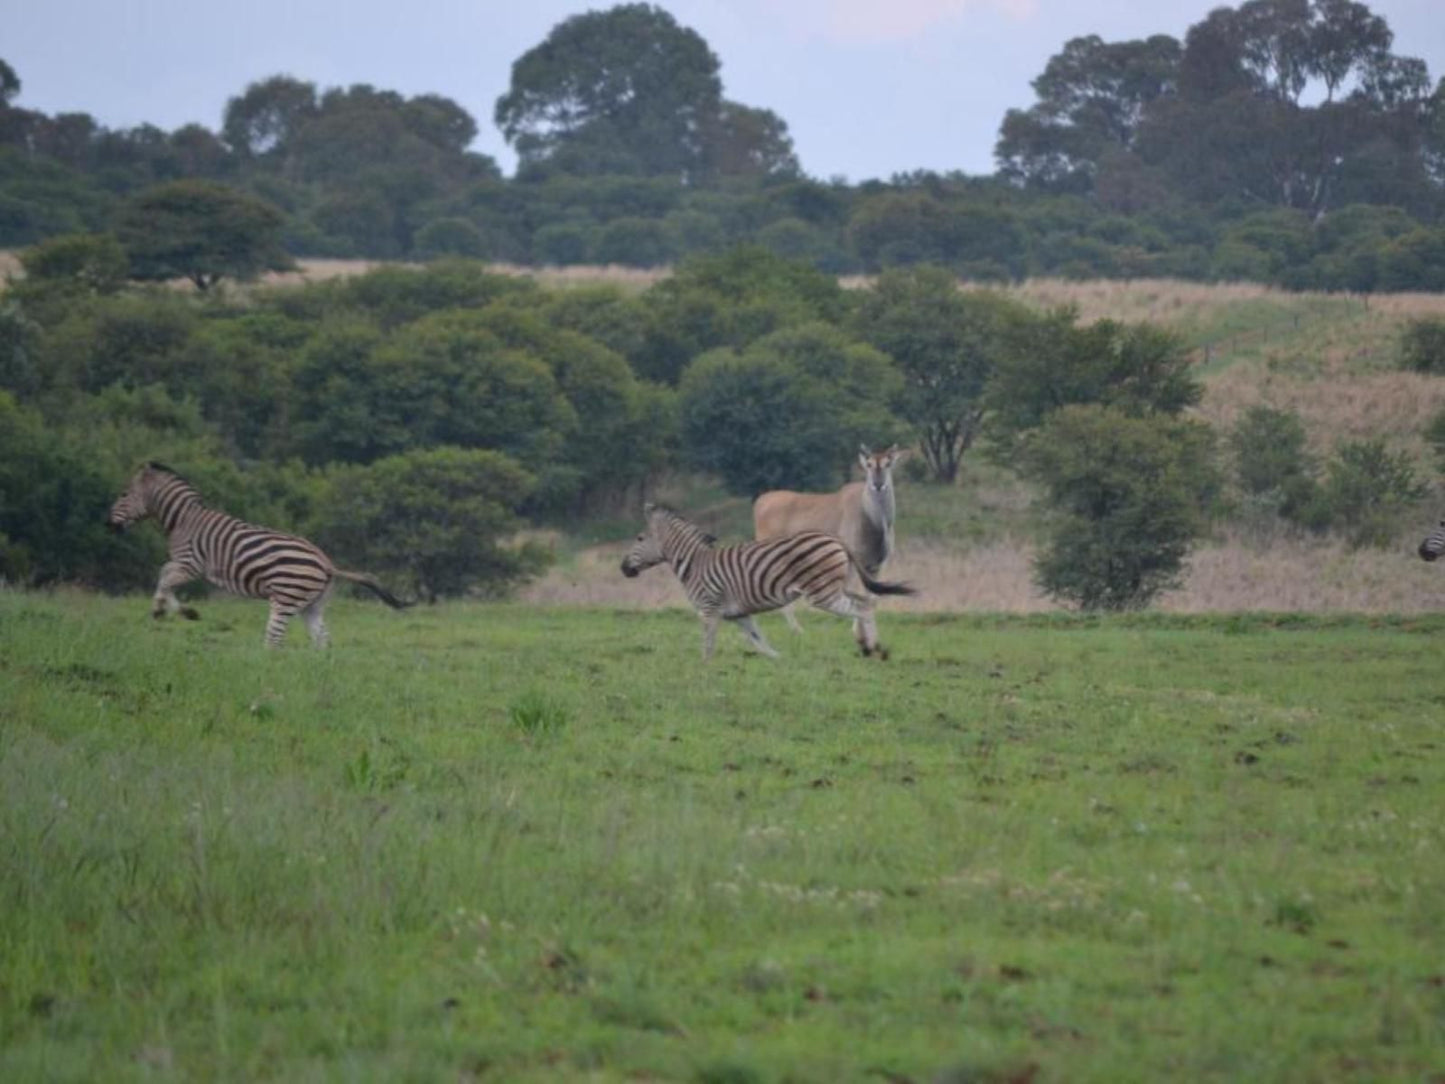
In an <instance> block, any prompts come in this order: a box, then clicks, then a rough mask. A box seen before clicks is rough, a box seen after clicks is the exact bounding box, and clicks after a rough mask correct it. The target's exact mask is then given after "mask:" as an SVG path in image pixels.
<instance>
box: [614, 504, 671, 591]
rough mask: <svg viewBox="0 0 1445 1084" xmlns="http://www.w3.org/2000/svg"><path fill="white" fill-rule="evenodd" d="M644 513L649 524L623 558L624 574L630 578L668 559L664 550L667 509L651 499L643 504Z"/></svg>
mask: <svg viewBox="0 0 1445 1084" xmlns="http://www.w3.org/2000/svg"><path fill="white" fill-rule="evenodd" d="M642 514H643V515H644V516H646V517H647V525H646V526H645V527H644V528H643V529H642V533H641V534H640V535H638V536H637V537H636V538H634V539H633V540H632V548H631V549H630V550H628V551H627V556H626V557H624V558H622V574H623V575H624V576H626V577H628V578H629V579H630V578H632V577H633V576H636V575H637V574H638V573H639V572H642V571H643V570H645V569H649V568H651V567H652V566H653V565H660V564H662V562H663V561H666V560H667V555H666V554H664V553H663V552H662V533H663V530H664V529H665V527H666V515H667V510H666V509H663V508H659V507H658V506H657V505H655V504H652V503H651V502H650V501H649V502H648V503H647V504H644V505H643V506H642Z"/></svg>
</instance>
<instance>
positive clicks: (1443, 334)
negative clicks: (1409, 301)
mask: <svg viewBox="0 0 1445 1084" xmlns="http://www.w3.org/2000/svg"><path fill="white" fill-rule="evenodd" d="M1400 366H1401V368H1404V369H1413V370H1414V371H1415V372H1417V373H1445V319H1441V318H1440V317H1438V316H1420V317H1416V318H1415V319H1413V320H1411V321H1410V322H1409V323H1407V324H1406V325H1405V328H1404V330H1403V331H1401V332H1400Z"/></svg>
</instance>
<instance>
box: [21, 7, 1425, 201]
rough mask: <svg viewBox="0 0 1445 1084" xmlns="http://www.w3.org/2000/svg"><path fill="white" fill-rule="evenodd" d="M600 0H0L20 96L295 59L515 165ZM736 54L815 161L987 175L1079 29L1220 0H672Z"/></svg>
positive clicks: (201, 79) (98, 99)
mask: <svg viewBox="0 0 1445 1084" xmlns="http://www.w3.org/2000/svg"><path fill="white" fill-rule="evenodd" d="M1367 3H1368V6H1369V7H1370V9H1371V10H1372V11H1374V12H1375V13H1376V14H1378V15H1382V16H1384V17H1385V19H1386V20H1387V21H1388V22H1389V24H1390V27H1391V29H1393V30H1394V32H1395V51H1396V52H1398V53H1402V54H1405V55H1410V56H1418V57H1422V58H1423V59H1424V60H1425V61H1426V62H1427V63H1428V64H1429V66H1430V74H1431V78H1432V79H1438V78H1439V77H1440V76H1441V75H1442V74H1445V0H1373V2H1371V0H1367ZM609 6H611V5H610V4H608V3H605V2H602V3H596V2H594V3H587V2H585V0H471V2H463V0H399V2H382V0H247V2H245V3H241V4H236V5H231V4H210V3H207V2H205V0H0V25H3V26H4V27H5V35H4V38H3V40H0V58H3V59H5V60H6V61H8V62H9V63H10V65H11V66H12V67H13V68H14V69H15V71H16V73H17V74H18V75H19V76H20V79H21V83H22V91H21V96H20V99H19V102H18V104H20V105H22V106H25V107H27V108H30V109H38V110H41V111H42V112H46V113H58V112H69V111H79V112H87V113H90V114H92V115H93V116H94V117H96V118H97V119H98V120H99V121H100V122H101V123H102V124H104V125H106V126H107V127H112V128H122V127H129V126H131V125H135V124H140V123H143V122H149V123H152V124H156V125H158V126H160V127H162V128H165V129H173V128H177V127H179V126H181V125H183V124H186V123H189V122H192V121H195V122H198V123H200V124H204V125H205V126H206V127H208V128H211V129H213V130H214V129H218V128H219V127H220V124H221V115H222V111H223V110H224V109H225V104H226V100H227V99H228V98H230V97H232V96H234V95H236V94H239V93H241V92H242V91H243V90H244V89H245V87H246V85H247V84H248V83H251V82H254V81H255V80H258V79H263V78H265V77H267V76H269V75H274V74H278V73H284V74H289V75H293V76H296V77H298V78H302V79H307V80H310V81H312V82H315V83H316V84H317V85H318V86H319V87H322V88H325V87H329V86H338V85H349V84H351V83H371V84H373V85H375V86H377V87H380V88H383V89H388V90H397V91H400V92H402V93H403V94H407V95H413V94H422V93H437V94H444V95H446V96H447V97H450V98H453V99H455V100H456V101H457V102H458V103H459V104H460V105H461V106H462V107H463V108H465V109H466V110H467V111H468V112H470V113H471V114H472V115H473V116H474V117H475V118H476V120H477V123H478V125H479V127H480V129H481V134H480V136H479V137H478V139H477V141H476V143H475V144H474V149H476V150H478V151H481V152H483V153H486V154H491V155H493V156H494V157H496V158H497V160H498V162H499V163H500V164H501V165H502V167H503V169H504V170H506V171H507V172H509V173H510V172H511V170H512V168H513V166H514V163H515V159H514V157H513V155H512V154H511V152H510V150H509V149H508V148H507V146H506V144H505V143H504V142H503V141H502V138H501V136H500V134H499V133H498V132H497V130H496V128H495V127H494V126H493V124H492V107H493V105H494V103H495V102H496V99H497V96H498V95H500V94H502V93H503V92H505V90H506V89H507V85H508V82H509V80H510V77H511V65H512V61H514V60H515V59H516V58H517V57H519V56H520V55H521V54H522V53H524V52H526V51H527V50H528V49H530V48H531V47H532V46H534V45H536V44H537V43H538V42H540V41H542V39H543V38H545V37H546V36H547V33H548V32H549V31H550V30H551V28H552V27H553V26H554V25H555V24H556V23H558V22H560V21H561V20H562V19H565V18H566V17H568V16H569V15H574V14H577V13H580V12H583V11H587V10H589V9H605V8H607V7H609ZM659 6H661V7H663V8H665V9H666V10H668V11H670V12H671V13H672V15H673V16H674V17H675V18H676V19H677V20H678V22H680V23H681V24H683V25H684V26H689V27H691V28H692V29H694V30H696V31H697V32H698V33H699V34H701V35H702V36H703V38H704V39H706V41H707V43H708V44H709V45H710V46H712V49H713V51H714V52H715V53H716V54H717V55H718V58H719V59H720V60H721V62H722V79H723V87H724V92H725V93H726V94H727V96H728V97H729V98H732V99H734V100H736V101H740V102H743V103H745V104H747V105H752V106H761V107H764V108H768V109H772V110H773V111H774V112H776V113H777V114H778V115H779V116H781V117H782V118H783V119H784V120H785V121H787V122H788V126H789V129H790V131H791V133H792V136H793V141H794V144H795V146H796V147H797V151H798V156H799V158H800V159H801V161H802V164H803V168H804V169H805V170H806V171H807V172H808V173H810V174H812V175H814V176H816V177H820V178H828V177H834V176H841V177H845V178H846V179H848V180H849V181H853V182H857V181H861V180H866V179H869V178H874V177H878V178H886V177H888V176H889V175H891V174H893V173H896V172H903V171H907V170H913V169H933V170H940V171H946V170H953V169H961V170H964V171H966V172H968V173H988V172H991V171H992V169H993V158H992V152H993V143H994V139H995V137H996V135H997V132H998V125H999V121H1000V120H1001V119H1002V118H1003V114H1004V111H1005V110H1007V109H1009V108H1010V107H1026V106H1028V105H1030V104H1032V102H1033V92H1032V90H1031V89H1030V87H1029V81H1030V80H1031V79H1033V78H1034V77H1035V76H1036V75H1038V74H1039V72H1040V71H1042V70H1043V66H1044V64H1045V63H1046V62H1047V60H1048V58H1049V57H1050V56H1051V55H1053V54H1054V53H1056V52H1057V51H1058V50H1059V48H1060V47H1061V46H1062V45H1063V43H1064V42H1065V41H1066V40H1068V39H1069V38H1071V37H1076V36H1078V35H1081V34H1090V33H1096V34H1099V35H1100V36H1101V37H1103V38H1104V39H1105V40H1108V41H1115V40H1122V39H1127V38H1138V37H1147V36H1149V35H1150V34H1157V33H1164V34H1172V35H1174V36H1175V37H1179V38H1182V37H1183V35H1184V32H1185V31H1186V30H1187V29H1188V28H1189V26H1190V25H1192V24H1193V23H1195V22H1198V21H1199V20H1200V19H1202V18H1203V17H1204V16H1205V15H1206V14H1207V13H1208V12H1209V11H1210V10H1211V9H1212V8H1214V7H1216V6H1219V5H1218V3H1216V2H1215V0H1153V2H1149V0H665V2H663V3H661V4H660V5H659Z"/></svg>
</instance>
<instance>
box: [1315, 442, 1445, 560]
mask: <svg viewBox="0 0 1445 1084" xmlns="http://www.w3.org/2000/svg"><path fill="white" fill-rule="evenodd" d="M1429 489H1430V487H1429V486H1428V485H1426V484H1425V483H1423V482H1421V481H1419V480H1418V479H1416V477H1415V468H1414V465H1413V464H1412V463H1411V461H1410V456H1409V454H1408V453H1407V452H1391V451H1389V450H1388V449H1387V448H1386V447H1385V442H1384V440H1382V439H1380V438H1373V439H1370V440H1350V441H1344V442H1343V443H1341V444H1339V445H1337V446H1336V448H1335V451H1334V455H1333V456H1332V457H1331V459H1330V462H1329V464H1328V466H1327V467H1326V470H1325V480H1324V483H1323V485H1322V486H1321V488H1320V494H1319V512H1318V515H1317V522H1319V523H1327V524H1329V525H1330V526H1332V527H1334V528H1336V529H1337V530H1340V531H1341V532H1343V533H1344V535H1345V537H1346V538H1347V539H1348V540H1349V543H1350V545H1351V546H1354V547H1356V548H1361V547H1365V546H1387V545H1389V544H1390V542H1391V541H1392V540H1393V538H1394V536H1395V533H1396V531H1397V530H1398V528H1399V526H1400V521H1401V520H1402V519H1403V518H1404V517H1405V516H1406V515H1407V514H1409V513H1410V511H1411V510H1412V509H1413V507H1414V506H1415V505H1416V504H1418V503H1419V502H1420V501H1421V500H1423V499H1424V498H1425V496H1426V494H1428V493H1429Z"/></svg>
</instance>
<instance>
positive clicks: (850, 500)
mask: <svg viewBox="0 0 1445 1084" xmlns="http://www.w3.org/2000/svg"><path fill="white" fill-rule="evenodd" d="M907 455H908V449H906V448H899V447H898V445H896V444H894V445H892V446H891V447H889V448H887V449H886V450H885V451H881V452H872V451H869V450H868V446H867V445H862V446H860V447H859V449H858V462H859V463H860V464H862V466H863V481H861V482H849V483H848V484H847V485H845V486H843V487H842V488H841V489H839V490H837V491H836V492H833V493H794V492H793V491H792V490H788V489H774V490H769V491H768V492H767V493H764V494H763V495H762V496H760V497H758V499H757V500H755V501H754V502H753V535H754V537H756V538H760V539H761V538H781V537H783V536H784V535H790V534H797V533H798V532H799V531H822V532H823V533H824V534H830V535H833V536H834V537H835V538H838V539H839V540H840V541H842V543H843V545H844V546H846V547H847V548H848V552H849V553H851V554H852V555H853V557H854V558H855V559H856V560H857V562H858V566H859V568H861V569H862V570H863V571H864V572H866V573H867V574H868V575H869V576H873V577H876V576H877V575H878V571H879V569H881V568H882V567H883V562H884V561H886V560H888V558H889V556H891V555H892V553H893V519H894V512H895V507H896V505H895V501H894V496H893V467H894V465H895V464H896V463H898V462H900V461H901V460H902V459H903V458H904V457H905V456H907ZM783 616H784V617H785V618H786V619H787V621H788V625H789V626H790V627H791V628H792V630H793V631H794V632H802V631H803V630H802V626H801V625H799V624H798V619H797V617H795V616H794V614H793V608H792V606H784V607H783Z"/></svg>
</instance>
